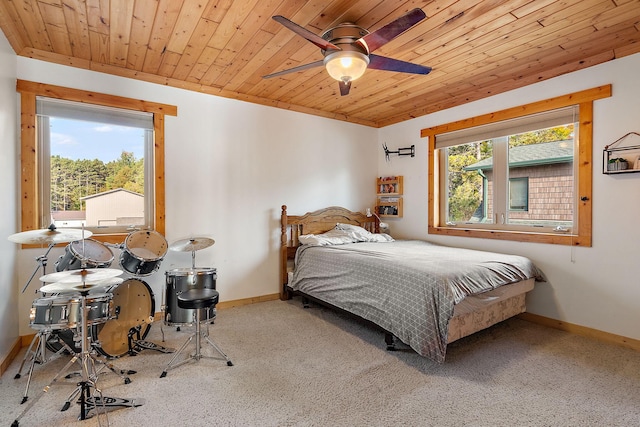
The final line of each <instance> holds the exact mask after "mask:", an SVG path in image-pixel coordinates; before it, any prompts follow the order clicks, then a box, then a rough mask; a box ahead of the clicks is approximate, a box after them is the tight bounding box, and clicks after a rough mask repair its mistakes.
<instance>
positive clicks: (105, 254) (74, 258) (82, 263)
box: [56, 239, 113, 271]
mask: <svg viewBox="0 0 640 427" xmlns="http://www.w3.org/2000/svg"><path fill="white" fill-rule="evenodd" d="M112 262H113V252H111V249H109V248H108V247H106V246H105V245H103V244H102V243H100V242H98V241H97V240H93V239H84V240H76V241H73V242H71V243H69V244H68V245H67V246H66V247H65V248H64V254H63V255H60V258H58V261H56V271H64V270H79V269H81V268H83V267H84V268H108V267H110V266H111V263H112Z"/></svg>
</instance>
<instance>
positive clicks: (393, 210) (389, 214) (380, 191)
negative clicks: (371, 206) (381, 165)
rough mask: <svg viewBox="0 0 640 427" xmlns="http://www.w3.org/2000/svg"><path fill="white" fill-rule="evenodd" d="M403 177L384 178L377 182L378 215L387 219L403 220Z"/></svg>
mask: <svg viewBox="0 0 640 427" xmlns="http://www.w3.org/2000/svg"><path fill="white" fill-rule="evenodd" d="M403 192H404V188H403V179H402V176H384V177H380V178H378V179H377V180H376V195H377V197H376V210H375V212H376V214H378V216H380V217H386V218H402V194H403Z"/></svg>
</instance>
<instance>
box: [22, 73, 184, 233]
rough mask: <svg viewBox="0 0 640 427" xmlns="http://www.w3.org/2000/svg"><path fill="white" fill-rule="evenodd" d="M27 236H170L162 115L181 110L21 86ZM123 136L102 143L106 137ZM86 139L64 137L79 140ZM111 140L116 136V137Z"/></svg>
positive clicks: (53, 87)
mask: <svg viewBox="0 0 640 427" xmlns="http://www.w3.org/2000/svg"><path fill="white" fill-rule="evenodd" d="M17 87H18V92H20V93H21V109H22V134H21V140H22V153H23V154H22V158H21V161H22V171H23V177H22V186H23V187H22V194H23V195H25V197H24V198H23V202H22V229H23V230H25V231H26V230H31V229H42V228H46V227H48V226H49V225H50V224H52V223H53V224H55V225H56V227H59V228H64V227H70V228H79V227H80V226H84V227H86V228H87V229H88V230H90V231H91V232H93V233H94V234H93V236H92V238H95V239H97V240H102V241H110V242H112V243H121V242H122V240H123V236H124V235H125V234H126V233H127V232H128V229H130V227H132V226H134V227H140V228H151V229H154V230H156V231H158V232H160V233H162V234H164V115H165V114H171V115H176V111H177V110H176V107H174V106H170V105H164V104H156V103H151V102H146V101H138V100H133V99H128V98H122V97H117V96H111V95H104V94H99V93H93V92H86V91H80V90H75V89H69V88H61V87H56V86H50V85H43V84H38V83H32V82H26V81H22V80H19V81H18V86H17ZM107 130H110V131H117V132H119V135H118V136H116V137H114V136H111V137H110V138H106V139H105V138H104V137H103V135H104V132H105V131H107ZM80 131H81V135H82V137H78V138H75V139H73V138H68V139H67V140H66V142H69V141H70V142H72V143H73V144H74V145H73V146H71V147H69V146H65V144H63V143H62V142H63V141H60V140H61V135H67V136H68V135H72V134H73V133H74V132H80ZM112 135H113V134H112Z"/></svg>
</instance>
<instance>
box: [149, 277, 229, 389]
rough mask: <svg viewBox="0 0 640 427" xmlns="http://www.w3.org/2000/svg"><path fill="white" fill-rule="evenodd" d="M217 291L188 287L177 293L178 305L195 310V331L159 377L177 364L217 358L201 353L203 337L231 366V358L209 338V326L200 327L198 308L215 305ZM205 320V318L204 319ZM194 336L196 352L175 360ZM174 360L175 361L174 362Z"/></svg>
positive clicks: (200, 320) (163, 375)
mask: <svg viewBox="0 0 640 427" xmlns="http://www.w3.org/2000/svg"><path fill="white" fill-rule="evenodd" d="M219 296H220V295H219V293H218V291H216V290H214V289H208V288H204V289H189V290H188V291H185V292H183V293H181V294H180V295H178V307H180V308H183V309H192V310H194V312H195V317H196V318H195V323H196V331H195V332H194V333H193V334H192V335H191V336H190V337H189V338H187V341H185V343H184V344H182V347H180V349H179V350H178V351H177V352H176V353H175V354H174V355H173V357H172V358H171V360H170V361H169V364H168V365H167V367H166V368H165V369H164V371H162V374H160V378H164V377H166V376H167V371H169V370H170V369H173V368H177V367H178V366H181V365H184V364H185V363H189V362H194V361H195V362H197V361H198V360H200V359H202V358H206V359H219V358H218V357H211V356H205V355H203V354H202V351H201V350H202V340H203V339H204V340H205V341H206V342H208V343H209V344H210V345H211V347H213V348H214V349H215V350H216V351H217V352H218V353H220V355H221V356H222V357H223V358H224V360H226V361H227V366H233V363H232V362H231V359H229V357H228V356H227V355H226V354H225V353H224V352H223V351H222V350H221V349H220V347H218V345H217V344H216V343H214V342H213V341H211V339H209V327H208V326H205V328H204V329H203V328H201V323H202V319H201V316H200V312H201V310H199V309H200V308H210V307H213V306H215V305H216V304H217V303H218V298H219ZM205 320H206V319H205ZM194 337H195V339H196V352H195V353H194V354H192V355H190V356H189V357H188V358H186V359H184V360H181V361H179V362H176V359H177V358H178V356H179V355H180V353H182V351H183V350H184V349H185V348H186V347H187V345H188V344H189V343H190V342H191V340H192V339H193V338H194ZM174 362H175V363H174Z"/></svg>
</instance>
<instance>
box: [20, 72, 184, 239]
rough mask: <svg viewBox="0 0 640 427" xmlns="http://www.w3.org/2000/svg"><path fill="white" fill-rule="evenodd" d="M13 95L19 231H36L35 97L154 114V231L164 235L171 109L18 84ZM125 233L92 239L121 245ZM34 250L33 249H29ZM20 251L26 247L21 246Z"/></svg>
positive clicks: (27, 82) (83, 93)
mask: <svg viewBox="0 0 640 427" xmlns="http://www.w3.org/2000/svg"><path fill="white" fill-rule="evenodd" d="M16 91H17V92H19V93H20V109H21V114H20V147H21V156H20V166H21V209H22V213H21V230H22V231H29V230H36V229H38V228H39V227H38V218H39V215H38V214H39V212H38V210H39V206H40V203H39V197H40V194H39V192H38V167H37V158H38V141H37V135H36V97H38V96H44V97H47V98H56V99H64V100H68V101H76V102H82V103H87V104H93V105H100V106H105V107H116V108H122V109H127V110H133V111H142V112H147V113H153V129H154V135H155V136H154V150H153V160H154V175H155V179H154V204H155V217H154V224H153V226H154V230H155V231H157V232H158V233H160V234H164V233H165V182H164V124H165V115H170V116H177V114H178V108H177V107H176V106H174V105H168V104H160V103H156V102H149V101H142V100H137V99H132V98H125V97H121V96H115V95H107V94H103V93H98V92H91V91H86V90H79V89H71V88H66V87H62V86H54V85H48V84H44V83H36V82H30V81H26V80H18V81H17V84H16ZM125 237H126V234H125V233H113V234H94V235H93V236H91V238H92V239H95V240H99V241H102V242H108V243H122V242H123V241H124V238H125ZM31 246H33V247H36V246H35V245H31ZM23 247H28V246H27V245H24V246H23Z"/></svg>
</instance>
